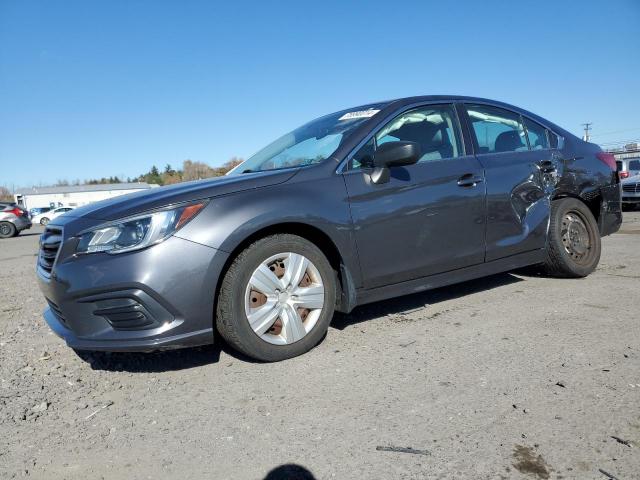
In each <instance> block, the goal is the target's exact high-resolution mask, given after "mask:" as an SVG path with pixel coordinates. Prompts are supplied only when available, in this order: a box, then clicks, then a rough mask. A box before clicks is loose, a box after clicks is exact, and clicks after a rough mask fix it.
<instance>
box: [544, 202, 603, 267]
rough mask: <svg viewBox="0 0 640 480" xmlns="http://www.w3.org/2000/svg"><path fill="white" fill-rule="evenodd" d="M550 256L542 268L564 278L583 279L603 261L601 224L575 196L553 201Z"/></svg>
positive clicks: (549, 244) (548, 248)
mask: <svg viewBox="0 0 640 480" xmlns="http://www.w3.org/2000/svg"><path fill="white" fill-rule="evenodd" d="M547 242H548V244H547V258H546V259H545V262H544V263H543V265H542V270H543V272H544V273H546V274H547V275H550V276H553V277H560V278H582V277H586V276H587V275H589V274H590V273H591V272H593V271H594V270H595V269H596V267H597V266H598V262H599V261H600V252H601V243H600V231H599V230H598V223H597V222H596V219H595V218H594V216H593V214H592V213H591V210H589V208H588V207H587V206H586V205H585V204H584V203H582V202H581V201H580V200H577V199H575V198H562V199H560V200H554V201H553V202H551V221H550V225H549V238H548V241H547Z"/></svg>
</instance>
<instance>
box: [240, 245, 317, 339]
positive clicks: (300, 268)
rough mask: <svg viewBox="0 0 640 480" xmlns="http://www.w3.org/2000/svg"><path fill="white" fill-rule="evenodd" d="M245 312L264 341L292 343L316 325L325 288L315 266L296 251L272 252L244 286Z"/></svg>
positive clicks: (250, 323) (253, 328) (252, 326)
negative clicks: (274, 253) (273, 253)
mask: <svg viewBox="0 0 640 480" xmlns="http://www.w3.org/2000/svg"><path fill="white" fill-rule="evenodd" d="M244 298H245V302H244V304H245V314H246V316H247V320H248V321H249V325H250V326H251V328H252V330H253V331H254V332H255V334H256V335H258V336H259V337H260V338H261V339H262V340H264V341H266V342H269V343H272V344H275V345H289V344H292V343H295V342H297V341H299V340H301V339H302V338H304V337H305V336H306V335H307V334H308V333H309V332H310V331H311V330H312V329H313V327H314V326H315V325H316V323H317V321H318V318H319V317H320V313H321V312H322V308H323V307H324V303H325V289H324V284H323V282H322V277H321V276H320V272H319V271H318V269H317V268H316V266H315V265H314V264H313V263H312V262H311V261H310V260H309V259H308V258H306V257H305V256H303V255H300V254H298V253H293V252H285V253H279V254H276V255H272V256H270V257H269V258H267V259H266V260H265V261H263V262H262V263H261V264H260V265H259V266H258V268H256V269H255V270H254V272H253V273H252V275H251V278H250V279H249V282H248V284H247V286H246V289H245V295H244Z"/></svg>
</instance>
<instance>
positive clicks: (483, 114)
mask: <svg viewBox="0 0 640 480" xmlns="http://www.w3.org/2000/svg"><path fill="white" fill-rule="evenodd" d="M466 108H467V113H468V115H469V120H470V121H471V125H472V127H473V132H474V133H475V136H476V140H477V142H478V147H479V150H478V153H479V154H483V153H502V152H522V151H527V150H529V147H528V145H527V137H526V134H525V131H524V127H523V125H522V121H521V117H520V115H519V114H517V113H515V112H511V111H509V110H505V109H503V108H498V107H494V106H490V105H467V106H466Z"/></svg>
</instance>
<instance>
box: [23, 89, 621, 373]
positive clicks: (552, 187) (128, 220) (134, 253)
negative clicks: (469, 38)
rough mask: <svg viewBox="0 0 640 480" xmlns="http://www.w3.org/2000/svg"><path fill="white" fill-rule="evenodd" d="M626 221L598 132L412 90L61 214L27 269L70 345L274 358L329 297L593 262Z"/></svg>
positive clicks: (324, 315)
mask: <svg viewBox="0 0 640 480" xmlns="http://www.w3.org/2000/svg"><path fill="white" fill-rule="evenodd" d="M621 220H622V214H621V190H620V181H619V177H618V173H617V172H616V164H615V160H614V158H613V156H612V155H611V154H608V153H605V152H603V151H602V150H601V149H600V148H599V147H598V146H597V145H594V144H590V143H586V142H584V141H582V140H581V139H579V138H577V137H576V136H574V135H572V134H571V133H569V132H567V131H566V130H564V129H562V128H561V127H559V126H557V125H555V124H554V123H551V122H550V121H548V120H546V119H544V118H541V117H539V116H537V115H535V114H533V113H531V112H528V111H526V110H523V109H521V108H517V107H515V106H512V105H508V104H505V103H501V102H496V101H490V100H486V99H480V98H472V97H449V96H425V97H412V98H404V99H399V100H393V101H387V102H379V103H374V104H369V105H364V106H360V107H356V108H351V109H347V110H343V111H340V112H337V113H333V114H330V115H326V116H324V117H321V118H319V119H316V120H313V121H311V122H309V123H307V124H305V125H303V126H301V127H299V128H297V129H295V130H293V131H292V132H290V133H288V134H286V135H284V136H283V137H281V138H280V139H278V140H276V141H275V142H273V143H272V144H270V145H268V146H267V147H265V148H264V149H263V150H261V151H259V152H258V153H256V154H255V155H254V156H252V157H251V158H249V159H248V160H246V161H245V162H244V163H242V164H240V165H239V166H238V167H236V168H235V169H234V170H232V171H231V172H230V173H229V174H228V175H227V176H225V177H221V178H216V179H210V180H204V181H196V182H190V183H184V184H178V185H172V186H168V187H163V188H158V189H151V190H147V191H144V192H140V193H133V194H130V195H126V196H123V197H118V198H116V199H111V200H107V201H103V202H98V203H95V204H92V205H88V206H85V207H82V208H77V209H75V210H73V211H71V212H68V213H67V214H65V215H63V216H60V217H57V218H55V219H53V220H51V222H50V223H49V224H48V225H47V226H46V229H45V232H44V233H43V235H42V238H41V242H40V252H39V255H38V259H37V267H36V268H37V272H38V277H39V282H40V286H41V289H42V292H43V293H44V296H45V297H46V300H47V302H48V305H49V307H48V308H47V310H46V311H45V313H44V317H45V319H46V321H47V322H48V324H49V325H50V327H51V328H52V329H53V330H54V331H55V332H56V333H57V334H58V335H59V336H61V337H62V338H64V339H65V341H66V342H67V344H68V345H69V346H70V347H72V348H74V349H80V350H107V351H152V350H158V349H166V348H178V347H187V346H194V345H202V344H208V343H211V342H213V341H214V337H215V335H218V334H219V335H221V336H222V337H224V339H225V340H226V341H227V342H228V343H229V344H230V345H232V346H233V347H235V348H236V349H238V350H239V351H241V352H243V353H244V354H246V355H248V356H250V357H253V358H255V359H258V360H261V361H278V360H283V359H286V358H290V357H294V356H296V355H300V354H302V353H304V352H307V351H308V350H310V349H311V348H313V347H314V346H315V345H317V344H318V343H319V342H320V341H321V340H322V339H323V338H324V336H325V334H326V332H327V329H328V327H329V324H330V322H331V319H332V317H333V316H334V312H336V311H339V312H350V311H351V310H352V309H354V308H355V307H356V306H358V305H362V304H366V303H370V302H375V301H380V300H384V299H388V298H391V297H395V296H399V295H405V294H409V293H415V292H420V291H424V290H428V289H433V288H437V287H442V286H445V285H448V284H452V283H456V282H462V281H466V280H470V279H473V278H478V277H482V276H485V275H491V274H495V273H499V272H505V271H509V270H512V269H516V268H520V267H524V266H529V265H537V266H538V267H539V269H540V270H542V271H543V272H545V273H546V274H548V275H551V276H556V277H574V278H575V277H584V276H586V275H589V274H590V273H591V272H592V271H593V270H594V269H595V268H596V266H597V264H598V261H599V258H600V249H601V243H600V239H601V237H602V236H605V235H609V234H611V233H614V232H615V231H617V230H618V228H619V226H620V223H621Z"/></svg>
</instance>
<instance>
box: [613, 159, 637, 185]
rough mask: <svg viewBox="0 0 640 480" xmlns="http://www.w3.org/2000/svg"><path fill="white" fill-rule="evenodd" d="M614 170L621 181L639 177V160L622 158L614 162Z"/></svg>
mask: <svg viewBox="0 0 640 480" xmlns="http://www.w3.org/2000/svg"><path fill="white" fill-rule="evenodd" d="M616 170H618V175H619V176H620V179H621V180H624V179H625V178H629V177H633V176H636V175H640V158H622V159H620V160H616Z"/></svg>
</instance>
